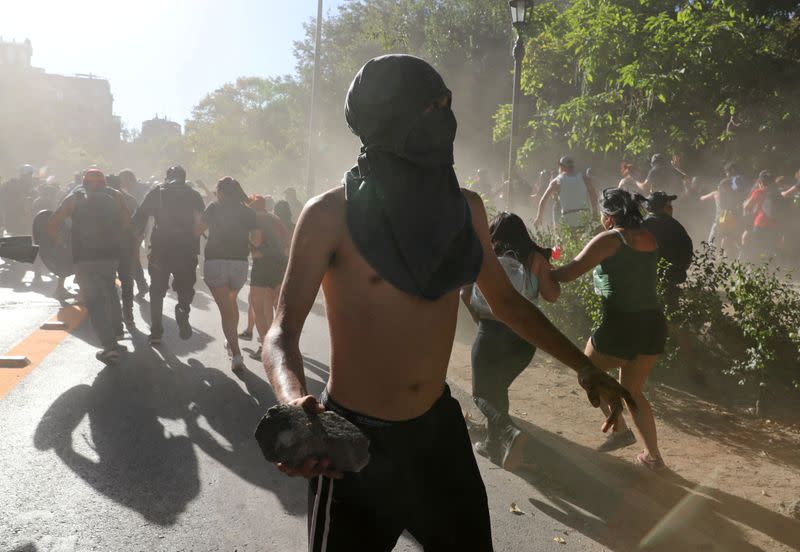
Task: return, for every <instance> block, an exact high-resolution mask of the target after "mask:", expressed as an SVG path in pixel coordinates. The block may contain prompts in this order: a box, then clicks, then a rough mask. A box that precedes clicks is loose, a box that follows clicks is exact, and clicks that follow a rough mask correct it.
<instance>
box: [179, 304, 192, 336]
mask: <svg viewBox="0 0 800 552" xmlns="http://www.w3.org/2000/svg"><path fill="white" fill-rule="evenodd" d="M175 322H177V323H178V335H179V336H180V337H181V339H189V338H190V337H192V326H191V324H189V311H188V310H184V309H182V308H181V306H180V305H175Z"/></svg>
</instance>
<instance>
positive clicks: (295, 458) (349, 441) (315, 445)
mask: <svg viewBox="0 0 800 552" xmlns="http://www.w3.org/2000/svg"><path fill="white" fill-rule="evenodd" d="M255 438H256V441H258V445H259V446H260V447H261V452H263V453H264V457H265V458H266V459H267V460H269V461H270V462H281V463H283V464H286V465H288V466H299V465H301V464H302V463H303V462H305V460H306V459H308V458H329V459H330V460H331V469H335V470H339V471H343V472H359V471H361V470H362V469H364V467H365V466H366V465H367V464H368V463H369V439H368V438H367V436H366V435H364V434H363V433H362V432H361V430H360V429H358V428H357V427H356V426H355V425H353V424H352V423H350V422H349V421H347V420H346V419H344V418H343V417H341V416H340V415H339V414H336V413H335V412H330V411H326V412H322V413H321V414H309V413H307V412H306V411H305V410H303V409H302V408H301V407H299V406H290V405H285V404H284V405H278V406H273V407H272V408H270V409H269V410H267V413H266V414H265V415H264V417H263V418H262V419H261V421H260V422H259V424H258V427H257V428H256V432H255Z"/></svg>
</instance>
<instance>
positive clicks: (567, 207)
mask: <svg viewBox="0 0 800 552" xmlns="http://www.w3.org/2000/svg"><path fill="white" fill-rule="evenodd" d="M558 169H559V174H558V176H556V177H555V178H554V179H553V180H551V181H550V184H549V185H548V186H547V190H546V191H545V193H544V194H543V195H542V198H541V199H540V200H539V210H538V212H537V214H536V218H535V219H534V221H533V225H534V226H538V225H539V224H540V223H541V220H542V214H543V213H544V208H545V206H546V204H547V201H548V200H549V199H550V197H551V196H553V197H554V198H558V201H559V203H560V204H561V221H560V223H561V224H565V225H567V226H570V227H575V226H578V225H580V223H581V221H582V220H583V218H584V215H585V214H587V213H588V212H589V211H591V213H592V216H594V217H596V216H597V193H596V192H595V190H594V187H593V186H592V182H591V179H589V178H587V177H585V176H584V175H582V174H579V173H576V172H575V162H574V161H573V160H572V158H571V157H567V156H564V157H562V158H561V159H559V161H558Z"/></svg>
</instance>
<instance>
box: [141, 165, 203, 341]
mask: <svg viewBox="0 0 800 552" xmlns="http://www.w3.org/2000/svg"><path fill="white" fill-rule="evenodd" d="M204 210H205V204H204V203H203V198H202V197H200V194H199V193H198V192H197V191H196V190H193V189H192V188H191V187H190V186H189V185H187V184H186V171H185V170H184V169H183V167H181V166H175V167H170V168H169V169H168V170H167V178H166V183H165V184H162V185H159V186H156V187H154V188H152V189H151V190H150V191H149V192H148V193H147V195H146V196H145V198H144V200H143V201H142V204H141V205H140V206H139V208H138V209H136V214H134V216H133V225H134V228H135V229H136V236H137V241H138V240H141V239H142V237H143V236H144V231H145V227H146V226H147V221H148V220H149V219H150V217H153V218H154V219H155V226H153V231H152V232H151V234H150V254H149V255H148V266H147V270H148V272H149V273H150V318H151V321H150V343H151V344H152V345H159V344H160V343H161V336H162V335H163V333H164V327H163V323H162V318H163V316H162V312H163V310H164V297H165V296H166V295H167V288H168V287H169V279H170V276H172V289H173V290H175V293H177V295H178V304H177V305H176V306H175V321H176V322H177V324H178V331H179V335H180V337H181V339H189V338H190V337H191V336H192V327H191V325H190V324H189V310H190V308H191V304H192V299H194V284H195V282H196V281H197V254H198V253H199V251H200V234H202V230H201V229H200V226H201V217H202V215H203V211H204Z"/></svg>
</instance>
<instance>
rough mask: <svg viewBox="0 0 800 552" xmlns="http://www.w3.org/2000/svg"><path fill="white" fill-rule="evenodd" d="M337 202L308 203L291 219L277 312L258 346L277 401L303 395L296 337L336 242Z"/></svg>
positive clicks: (327, 197)
mask: <svg viewBox="0 0 800 552" xmlns="http://www.w3.org/2000/svg"><path fill="white" fill-rule="evenodd" d="M341 201H343V199H341V198H339V197H337V196H336V195H335V193H332V192H329V193H327V194H325V195H322V196H319V197H317V198H315V199H313V200H311V201H310V202H309V203H308V204H306V207H305V208H304V209H303V212H302V213H301V215H300V218H299V219H298V221H297V227H296V228H295V232H294V237H293V239H292V245H291V249H290V253H289V265H288V268H287V269H286V277H285V279H284V281H283V286H282V287H281V293H280V297H279V298H278V309H277V313H276V315H275V320H274V322H273V323H272V327H271V328H270V330H269V332H268V333H267V337H266V339H265V343H264V357H263V360H264V368H265V369H266V372H267V379H268V380H269V382H270V384H271V385H272V388H273V389H274V390H275V396H276V397H277V399H278V401H279V402H282V403H288V402H292V401H297V400H298V399H302V398H303V397H305V396H307V395H308V391H307V390H306V380H305V374H304V372H303V356H302V354H301V353H300V333H301V331H302V329H303V324H304V323H305V321H306V317H307V316H308V313H309V311H310V310H311V307H312V306H313V304H314V300H315V298H316V296H317V292H318V291H319V287H320V284H321V283H322V278H323V277H324V276H325V272H327V270H328V266H329V264H330V261H331V258H332V256H333V254H334V252H335V251H336V247H337V245H338V243H339V240H340V237H341V232H342V226H343V220H344V218H343V216H342V214H341V212H342V209H344V207H343V206H342V205H341V204H340V202H341Z"/></svg>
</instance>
